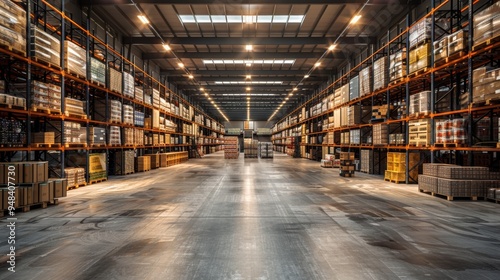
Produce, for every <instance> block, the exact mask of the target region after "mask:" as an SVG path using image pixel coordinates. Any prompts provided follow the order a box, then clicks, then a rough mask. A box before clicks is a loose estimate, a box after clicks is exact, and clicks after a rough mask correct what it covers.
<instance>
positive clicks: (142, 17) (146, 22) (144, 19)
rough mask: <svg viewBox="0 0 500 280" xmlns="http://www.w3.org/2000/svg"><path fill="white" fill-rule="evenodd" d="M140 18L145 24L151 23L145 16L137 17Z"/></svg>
mask: <svg viewBox="0 0 500 280" xmlns="http://www.w3.org/2000/svg"><path fill="white" fill-rule="evenodd" d="M137 17H138V18H139V20H140V21H141V22H142V23H143V24H148V23H149V20H148V18H147V17H146V16H144V15H138V16H137Z"/></svg>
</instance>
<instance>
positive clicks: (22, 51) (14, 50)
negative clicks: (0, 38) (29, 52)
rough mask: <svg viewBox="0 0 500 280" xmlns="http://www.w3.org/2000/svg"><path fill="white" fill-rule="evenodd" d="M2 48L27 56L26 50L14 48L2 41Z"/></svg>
mask: <svg viewBox="0 0 500 280" xmlns="http://www.w3.org/2000/svg"><path fill="white" fill-rule="evenodd" d="M0 48H2V49H6V50H8V51H10V52H12V53H15V54H19V55H22V56H24V57H26V51H24V50H19V49H16V48H13V47H12V46H9V45H5V44H2V43H0Z"/></svg>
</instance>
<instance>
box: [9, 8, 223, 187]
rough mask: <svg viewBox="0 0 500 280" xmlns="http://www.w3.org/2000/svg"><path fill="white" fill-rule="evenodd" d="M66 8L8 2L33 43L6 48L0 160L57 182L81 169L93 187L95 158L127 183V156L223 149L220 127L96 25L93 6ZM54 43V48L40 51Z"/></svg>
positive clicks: (20, 29)
mask: <svg viewBox="0 0 500 280" xmlns="http://www.w3.org/2000/svg"><path fill="white" fill-rule="evenodd" d="M51 3H52V4H51ZM54 3H56V4H54ZM67 4H70V3H67V2H66V1H56V2H53V1H45V0H28V1H21V2H16V3H14V2H11V1H4V2H3V3H2V8H3V9H4V10H12V11H17V12H18V13H20V16H21V17H22V14H24V13H25V17H24V20H25V21H24V22H23V21H19V22H18V25H13V26H12V28H15V29H16V31H17V32H19V34H23V36H22V37H23V38H25V40H26V43H25V44H24V45H22V44H15V45H14V44H4V43H3V42H4V41H0V61H1V63H2V65H3V66H2V67H1V69H0V77H1V78H0V80H2V81H3V84H2V85H3V86H2V88H1V89H2V90H3V91H4V92H5V94H2V97H3V96H6V97H5V98H3V99H0V101H1V102H0V103H1V104H0V107H1V108H0V120H2V127H4V130H2V135H3V136H5V137H3V138H5V139H3V138H2V141H3V140H5V141H3V142H2V143H1V145H0V161H4V162H8V161H13V160H15V161H25V160H26V161H30V160H37V161H48V163H49V172H50V177H54V178H62V177H64V173H65V168H69V167H83V168H84V170H85V171H86V172H85V181H86V182H87V183H91V182H92V181H95V180H91V178H90V175H89V173H90V172H89V171H90V170H91V169H92V168H91V166H90V165H91V164H92V162H91V161H90V160H89V157H91V155H93V154H104V155H105V158H106V159H107V160H106V164H107V165H108V166H107V168H106V170H107V172H108V173H109V174H121V175H125V174H130V173H131V172H132V171H131V170H130V167H129V168H128V169H127V170H125V169H123V170H121V169H120V168H121V166H125V165H126V162H125V159H126V158H130V157H129V156H128V157H126V156H122V153H124V152H126V151H134V157H135V158H137V157H139V156H143V155H145V154H158V153H160V154H161V153H168V152H172V156H173V157H174V159H173V160H170V159H169V160H168V162H169V163H168V164H169V165H171V164H173V163H180V162H182V161H184V160H185V156H184V155H183V157H182V159H177V158H176V157H177V155H178V152H188V153H189V155H190V157H195V156H198V155H202V154H207V153H211V152H215V151H217V150H219V146H220V145H222V141H221V138H222V137H223V135H224V127H223V126H222V125H221V124H220V122H218V121H217V120H215V119H213V118H212V117H210V116H209V115H207V114H206V113H205V112H204V111H203V110H202V108H201V107H200V106H198V105H195V101H194V100H191V99H189V98H187V97H185V96H183V95H182V94H178V93H176V92H175V90H176V89H175V88H174V86H173V85H171V84H169V83H168V82H167V79H166V77H164V76H161V75H160V71H159V69H156V68H155V65H153V64H149V62H148V61H144V62H143V61H142V60H141V59H140V58H139V57H137V56H135V55H134V51H133V50H132V47H131V46H125V45H122V44H121V42H120V40H119V39H118V38H119V35H118V34H117V33H116V32H114V31H113V29H112V28H111V27H110V26H108V25H107V24H106V23H103V24H104V25H103V26H101V25H100V24H98V23H97V21H96V20H95V17H94V15H93V12H92V9H91V8H83V9H82V10H81V14H79V15H78V14H74V13H72V12H68V10H67V9H66V5H67ZM73 10H76V9H73ZM17 29H18V30H17ZM41 36H46V37H43V38H41ZM48 38H49V39H50V40H52V41H50V40H48ZM20 40H21V39H20ZM47 41H49V42H52V43H51V44H49V45H47V46H45V45H42V44H43V43H45V42H47ZM21 42H22V41H21ZM49 49H50V50H49ZM44 52H47V53H49V58H50V59H48V57H44ZM79 59H80V60H79ZM33 81H36V82H37V83H38V82H39V83H40V84H34V83H33ZM35 86H36V87H35ZM45 86H48V87H49V88H50V87H54V89H53V91H50V90H45V88H43V87H45ZM40 87H41V88H40ZM34 90H37V91H41V90H43V91H44V92H43V94H47V92H48V93H49V95H44V96H40V93H34ZM46 96H49V97H46ZM35 97H36V98H38V97H40V100H39V99H36V98H35ZM44 98H45V99H48V101H47V100H44ZM13 100H14V101H13ZM23 100H24V102H25V103H22V102H21V101H23ZM18 101H19V102H18ZM42 101H43V102H45V101H47V103H40V102H42ZM37 102H39V103H37ZM42 105H43V106H42ZM45 105H47V106H45ZM80 106H81V108H79V107H80ZM113 110H115V111H113ZM116 110H117V111H116ZM116 112H119V114H115V113H116ZM122 113H123V114H122ZM10 128H12V131H8V129H10ZM70 128H71V129H73V131H71V130H69V129H70ZM47 132H50V133H48V134H47ZM16 135H18V136H16ZM103 135H104V136H103ZM51 136H52V138H51ZM103 137H104V139H102V138H103ZM35 139H36V140H37V142H35V141H34V140H35ZM40 139H41V140H42V141H43V140H44V139H49V141H51V142H50V143H40ZM52 139H55V140H54V141H52ZM13 140H15V141H13ZM119 154H120V155H119ZM128 154H129V155H130V153H128ZM183 154H184V153H183ZM123 155H124V154H123ZM132 164H133V163H132ZM132 166H133V165H132Z"/></svg>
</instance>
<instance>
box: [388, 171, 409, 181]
mask: <svg viewBox="0 0 500 280" xmlns="http://www.w3.org/2000/svg"><path fill="white" fill-rule="evenodd" d="M391 181H394V182H395V183H399V182H406V172H391Z"/></svg>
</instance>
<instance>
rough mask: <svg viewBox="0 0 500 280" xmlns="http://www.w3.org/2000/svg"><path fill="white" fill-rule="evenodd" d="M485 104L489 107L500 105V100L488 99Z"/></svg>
mask: <svg viewBox="0 0 500 280" xmlns="http://www.w3.org/2000/svg"><path fill="white" fill-rule="evenodd" d="M485 104H486V105H487V106H490V105H497V104H500V98H490V99H486V101H485Z"/></svg>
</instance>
